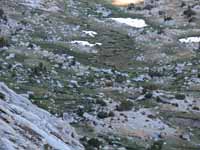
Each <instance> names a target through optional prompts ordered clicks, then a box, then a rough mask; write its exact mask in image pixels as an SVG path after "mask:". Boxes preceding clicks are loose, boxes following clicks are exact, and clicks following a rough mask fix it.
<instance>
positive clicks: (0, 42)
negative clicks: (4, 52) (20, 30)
mask: <svg viewBox="0 0 200 150" xmlns="http://www.w3.org/2000/svg"><path fill="white" fill-rule="evenodd" d="M4 46H8V41H7V40H6V38H4V37H0V48H1V47H4Z"/></svg>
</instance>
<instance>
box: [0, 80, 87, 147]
mask: <svg viewBox="0 0 200 150" xmlns="http://www.w3.org/2000/svg"><path fill="white" fill-rule="evenodd" d="M0 92H1V98H0V136H1V138H0V149H1V150H14V149H20V150H25V149H29V150H36V149H45V148H52V149H59V150H75V149H76V150H83V147H82V146H81V145H80V143H79V142H78V140H77V136H76V133H75V132H74V129H73V128H72V127H71V126H70V125H69V124H68V123H67V122H64V121H63V120H61V119H59V118H56V117H54V116H52V115H51V114H50V113H48V112H47V111H45V110H42V109H40V108H38V107H37V106H35V105H33V104H31V102H30V101H29V100H28V99H26V98H24V97H23V96H21V95H18V94H16V93H15V92H13V91H12V90H10V89H9V88H8V87H7V86H6V85H5V84H3V83H0Z"/></svg>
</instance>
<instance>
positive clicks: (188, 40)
mask: <svg viewBox="0 0 200 150" xmlns="http://www.w3.org/2000/svg"><path fill="white" fill-rule="evenodd" d="M179 41H180V42H181V43H200V37H188V38H182V39H179Z"/></svg>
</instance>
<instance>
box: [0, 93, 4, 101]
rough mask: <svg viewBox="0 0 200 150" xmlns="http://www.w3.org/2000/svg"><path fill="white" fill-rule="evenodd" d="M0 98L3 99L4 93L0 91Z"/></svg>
mask: <svg viewBox="0 0 200 150" xmlns="http://www.w3.org/2000/svg"><path fill="white" fill-rule="evenodd" d="M0 99H2V100H5V95H4V94H3V93H1V92H0Z"/></svg>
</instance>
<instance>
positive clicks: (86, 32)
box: [83, 30, 97, 37]
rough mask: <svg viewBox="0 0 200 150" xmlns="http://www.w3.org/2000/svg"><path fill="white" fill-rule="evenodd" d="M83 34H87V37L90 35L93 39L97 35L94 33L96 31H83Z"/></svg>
mask: <svg viewBox="0 0 200 150" xmlns="http://www.w3.org/2000/svg"><path fill="white" fill-rule="evenodd" d="M83 33H85V34H87V35H89V36H91V37H95V35H97V32H94V31H85V30H84V31H83Z"/></svg>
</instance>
